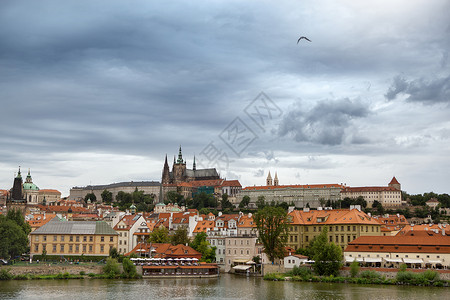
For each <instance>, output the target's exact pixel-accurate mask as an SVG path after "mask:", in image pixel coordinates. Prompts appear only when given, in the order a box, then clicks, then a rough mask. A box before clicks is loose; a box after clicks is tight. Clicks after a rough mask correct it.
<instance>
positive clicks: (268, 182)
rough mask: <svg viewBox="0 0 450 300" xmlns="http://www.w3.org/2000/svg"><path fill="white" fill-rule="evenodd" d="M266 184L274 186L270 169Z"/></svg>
mask: <svg viewBox="0 0 450 300" xmlns="http://www.w3.org/2000/svg"><path fill="white" fill-rule="evenodd" d="M266 185H267V186H272V176H270V171H269V175H267V179H266Z"/></svg>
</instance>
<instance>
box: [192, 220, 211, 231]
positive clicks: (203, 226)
mask: <svg viewBox="0 0 450 300" xmlns="http://www.w3.org/2000/svg"><path fill="white" fill-rule="evenodd" d="M214 224H215V223H214V221H208V220H205V221H199V222H197V225H196V226H195V228H194V231H193V232H194V233H199V232H207V231H208V229H209V230H213V229H214Z"/></svg>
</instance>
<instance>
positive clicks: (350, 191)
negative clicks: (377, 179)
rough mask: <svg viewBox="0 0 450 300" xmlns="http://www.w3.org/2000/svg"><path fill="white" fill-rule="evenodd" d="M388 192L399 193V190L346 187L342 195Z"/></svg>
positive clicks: (392, 188) (374, 187) (382, 187)
mask: <svg viewBox="0 0 450 300" xmlns="http://www.w3.org/2000/svg"><path fill="white" fill-rule="evenodd" d="M386 191H398V190H397V189H396V188H394V187H391V186H360V187H349V186H346V187H345V188H344V189H343V190H342V193H358V192H386Z"/></svg>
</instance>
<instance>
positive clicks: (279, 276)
mask: <svg viewBox="0 0 450 300" xmlns="http://www.w3.org/2000/svg"><path fill="white" fill-rule="evenodd" d="M264 280H269V281H300V282H323V283H355V284H377V285H416V286H436V287H449V286H450V281H448V280H445V279H440V274H439V273H438V272H436V271H433V270H426V271H424V272H420V273H419V272H411V271H398V272H396V275H395V277H393V278H387V277H386V276H384V275H382V274H380V273H378V272H375V271H372V270H364V271H362V272H360V273H359V274H358V275H357V276H355V277H344V276H337V277H335V276H333V275H330V276H318V275H314V274H312V272H311V271H310V270H309V269H302V270H300V271H298V272H295V273H294V274H293V272H288V273H269V274H266V275H265V276H264Z"/></svg>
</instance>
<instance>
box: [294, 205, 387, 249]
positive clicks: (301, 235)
mask: <svg viewBox="0 0 450 300" xmlns="http://www.w3.org/2000/svg"><path fill="white" fill-rule="evenodd" d="M288 219H289V221H290V224H289V228H288V234H289V236H288V242H287V246H288V247H291V248H293V249H299V248H305V247H307V246H308V245H309V243H310V242H311V241H312V240H313V239H314V237H316V236H318V235H319V234H320V233H321V232H322V230H323V229H324V228H325V227H326V228H327V229H328V240H329V242H334V243H335V244H336V245H338V246H340V247H341V248H342V249H345V247H347V245H348V243H350V242H351V241H353V240H355V239H356V238H358V237H360V236H366V235H369V236H381V223H380V222H378V221H377V220H376V219H374V218H372V217H370V216H369V215H367V214H365V213H364V212H362V211H360V210H358V209H335V210H309V209H304V210H303V211H300V210H294V211H292V212H290V213H289V214H288Z"/></svg>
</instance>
